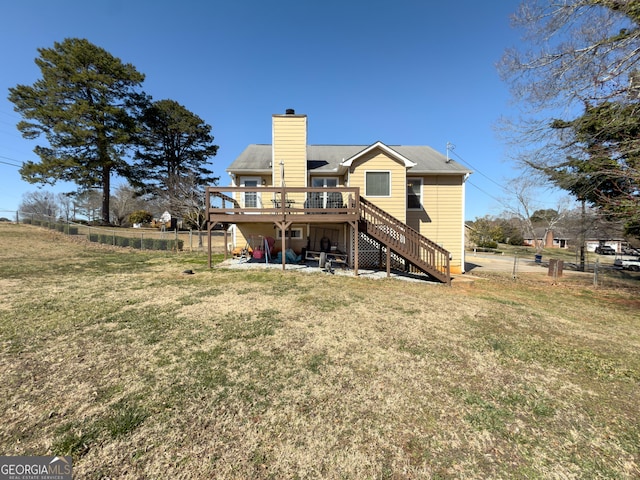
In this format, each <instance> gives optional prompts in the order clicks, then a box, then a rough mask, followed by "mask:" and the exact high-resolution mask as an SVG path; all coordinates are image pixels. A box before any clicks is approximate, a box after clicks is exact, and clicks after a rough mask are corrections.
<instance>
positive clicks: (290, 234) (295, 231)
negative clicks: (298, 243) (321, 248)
mask: <svg viewBox="0 0 640 480" xmlns="http://www.w3.org/2000/svg"><path fill="white" fill-rule="evenodd" d="M276 238H277V239H278V240H282V230H280V229H279V228H276ZM284 238H293V239H300V238H302V227H300V228H298V227H296V228H289V229H287V230H285V232H284Z"/></svg>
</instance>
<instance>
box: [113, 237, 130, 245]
mask: <svg viewBox="0 0 640 480" xmlns="http://www.w3.org/2000/svg"><path fill="white" fill-rule="evenodd" d="M116 245H117V246H119V247H128V246H129V239H128V238H127V237H116Z"/></svg>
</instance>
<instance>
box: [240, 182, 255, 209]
mask: <svg viewBox="0 0 640 480" xmlns="http://www.w3.org/2000/svg"><path fill="white" fill-rule="evenodd" d="M259 184H260V179H259V178H257V177H244V178H242V181H241V182H240V186H241V187H257V186H258V185H259ZM259 201H260V194H259V193H258V192H244V208H257V207H258V203H259Z"/></svg>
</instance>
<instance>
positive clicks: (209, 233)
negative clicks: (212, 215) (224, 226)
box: [207, 224, 213, 268]
mask: <svg viewBox="0 0 640 480" xmlns="http://www.w3.org/2000/svg"><path fill="white" fill-rule="evenodd" d="M212 228H213V227H212V225H211V224H209V225H208V226H207V237H208V238H207V256H208V265H209V268H211V229H212Z"/></svg>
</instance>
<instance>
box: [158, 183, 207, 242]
mask: <svg viewBox="0 0 640 480" xmlns="http://www.w3.org/2000/svg"><path fill="white" fill-rule="evenodd" d="M204 189H205V187H204V186H203V185H202V183H201V182H200V181H199V178H198V176H197V175H193V174H190V175H186V176H183V177H173V178H172V179H171V185H170V188H167V191H166V192H165V193H164V195H163V196H162V197H161V198H162V200H164V203H165V204H166V205H168V206H169V210H170V212H171V213H172V214H178V215H179V216H181V217H182V221H183V224H185V225H186V226H188V227H189V228H193V229H195V230H197V231H198V247H199V248H202V247H203V242H202V231H203V230H205V229H206V226H207V214H206V213H207V212H206V200H205V195H204ZM169 192H170V193H169Z"/></svg>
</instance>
